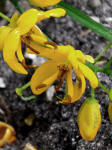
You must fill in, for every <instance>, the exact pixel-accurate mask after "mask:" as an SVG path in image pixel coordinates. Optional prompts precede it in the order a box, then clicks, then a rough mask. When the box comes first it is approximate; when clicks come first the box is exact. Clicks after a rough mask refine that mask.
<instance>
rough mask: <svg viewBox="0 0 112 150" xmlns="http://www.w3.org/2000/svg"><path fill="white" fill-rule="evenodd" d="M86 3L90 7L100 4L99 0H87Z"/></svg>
mask: <svg viewBox="0 0 112 150" xmlns="http://www.w3.org/2000/svg"><path fill="white" fill-rule="evenodd" d="M88 3H89V5H90V6H91V7H92V8H96V7H98V6H100V5H101V1H100V0H88Z"/></svg>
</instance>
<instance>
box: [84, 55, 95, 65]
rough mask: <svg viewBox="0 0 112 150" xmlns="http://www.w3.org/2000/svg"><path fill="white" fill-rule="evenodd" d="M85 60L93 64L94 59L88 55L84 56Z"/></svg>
mask: <svg viewBox="0 0 112 150" xmlns="http://www.w3.org/2000/svg"><path fill="white" fill-rule="evenodd" d="M85 59H86V60H87V61H89V62H91V63H94V58H93V57H92V56H90V55H85Z"/></svg>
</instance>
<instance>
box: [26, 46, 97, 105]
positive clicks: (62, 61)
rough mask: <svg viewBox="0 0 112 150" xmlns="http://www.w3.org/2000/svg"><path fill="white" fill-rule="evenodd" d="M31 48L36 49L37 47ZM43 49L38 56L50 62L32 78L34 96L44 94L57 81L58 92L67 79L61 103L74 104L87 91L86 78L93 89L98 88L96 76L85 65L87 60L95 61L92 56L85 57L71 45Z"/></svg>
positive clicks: (38, 69) (42, 66)
mask: <svg viewBox="0 0 112 150" xmlns="http://www.w3.org/2000/svg"><path fill="white" fill-rule="evenodd" d="M31 46H33V47H34V46H35V47H34V48H36V45H31ZM43 49H44V50H43ZM43 49H42V48H41V49H39V54H38V55H39V56H43V57H46V58H48V59H50V60H48V61H47V62H45V63H44V64H42V65H41V66H40V67H39V68H37V70H36V71H35V73H34V74H33V76H32V78H31V89H32V91H33V93H34V94H37V95H39V94H41V93H43V92H44V91H45V90H47V89H48V88H49V86H50V85H51V84H53V82H54V81H55V80H58V81H59V86H58V87H57V88H56V90H58V89H59V88H60V86H61V85H62V83H63V80H64V79H66V81H67V84H66V85H67V87H66V88H67V93H66V95H65V97H64V99H63V100H62V101H60V103H73V102H75V101H77V100H79V99H80V98H81V96H82V95H83V93H84V91H85V87H86V81H85V78H87V79H88V80H89V81H90V84H91V86H92V87H93V88H96V87H97V86H98V79H97V77H96V75H95V74H94V72H93V71H92V70H91V69H90V68H89V67H87V66H86V65H85V62H86V60H89V61H92V62H93V61H94V59H93V58H92V57H91V56H88V55H84V54H83V53H82V52H81V51H80V50H74V48H73V47H72V46H70V45H67V46H57V49H56V50H54V49H52V48H51V49H50V48H43ZM37 50H38V49H37ZM28 52H31V50H28ZM31 53H32V52H31ZM72 69H73V70H74V72H75V74H76V82H75V83H73V81H72Z"/></svg>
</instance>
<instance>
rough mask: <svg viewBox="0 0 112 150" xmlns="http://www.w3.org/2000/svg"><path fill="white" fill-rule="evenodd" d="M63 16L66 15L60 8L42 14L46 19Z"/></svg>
mask: <svg viewBox="0 0 112 150" xmlns="http://www.w3.org/2000/svg"><path fill="white" fill-rule="evenodd" d="M65 14H66V11H65V10H64V9H62V8H55V9H51V10H48V11H46V12H44V15H45V16H46V18H50V17H62V16H65Z"/></svg>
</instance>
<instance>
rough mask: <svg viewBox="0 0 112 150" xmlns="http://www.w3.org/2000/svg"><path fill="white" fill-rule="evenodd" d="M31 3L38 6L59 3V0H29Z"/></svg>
mask: <svg viewBox="0 0 112 150" xmlns="http://www.w3.org/2000/svg"><path fill="white" fill-rule="evenodd" d="M29 1H30V2H31V4H32V5H34V6H38V7H48V6H52V5H55V4H57V3H59V2H60V1H61V0H29Z"/></svg>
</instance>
